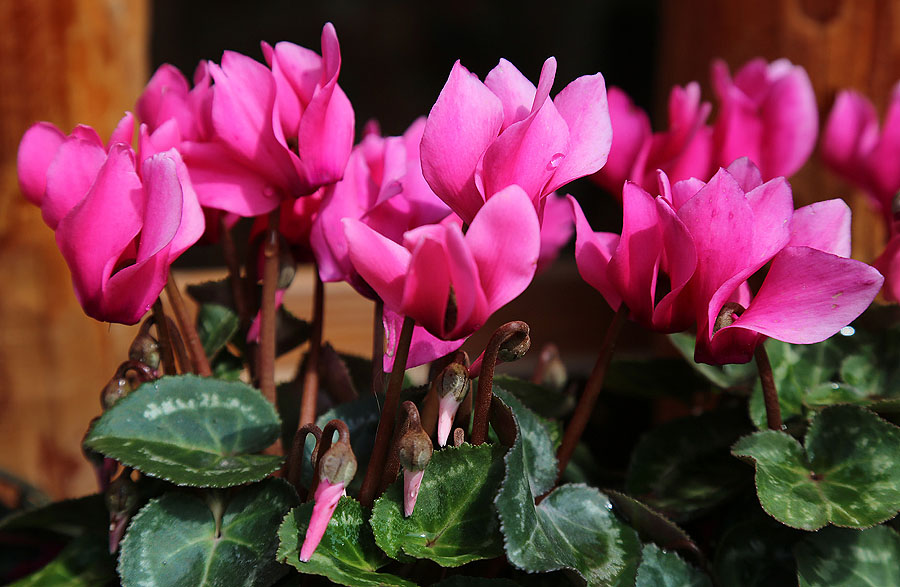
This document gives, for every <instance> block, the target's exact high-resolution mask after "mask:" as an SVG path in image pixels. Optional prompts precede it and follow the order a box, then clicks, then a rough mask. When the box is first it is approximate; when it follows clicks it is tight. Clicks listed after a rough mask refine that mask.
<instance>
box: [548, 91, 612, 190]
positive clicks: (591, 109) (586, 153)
mask: <svg viewBox="0 0 900 587" xmlns="http://www.w3.org/2000/svg"><path fill="white" fill-rule="evenodd" d="M553 103H554V104H555V105H556V109H557V110H558V111H559V114H560V116H562V117H563V120H565V121H566V124H567V125H568V127H569V144H568V147H567V148H566V153H565V154H566V156H565V157H564V158H563V159H562V161H561V162H560V163H559V166H558V167H557V168H556V173H555V174H554V175H553V179H552V180H551V181H550V185H549V186H547V188H546V190H545V191H548V192H549V191H554V190H556V189H559V188H560V187H562V186H563V185H565V184H567V183H569V182H570V181H572V180H574V179H578V178H579V177H584V176H585V175H590V174H592V173H595V172H596V171H597V170H598V169H600V168H601V167H603V165H604V164H605V163H606V158H607V155H608V154H609V152H610V147H611V145H612V138H613V131H612V125H611V123H610V115H609V107H608V105H607V102H606V82H605V81H604V80H603V76H602V75H600V74H599V73H596V74H594V75H590V76H582V77H580V78H578V79H576V80H575V81H573V82H572V83H570V84H569V85H567V86H566V87H565V88H563V90H562V91H561V92H560V93H559V94H557V96H556V98H554V99H553Z"/></svg>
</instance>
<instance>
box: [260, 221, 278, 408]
mask: <svg viewBox="0 0 900 587" xmlns="http://www.w3.org/2000/svg"><path fill="white" fill-rule="evenodd" d="M278 212H279V209H278V208H275V209H274V210H272V212H271V213H269V228H268V230H267V231H266V236H265V239H266V240H265V244H264V245H263V286H262V300H261V310H260V318H259V349H258V360H259V362H258V364H257V369H256V375H257V377H259V389H260V391H261V392H262V394H263V395H264V396H265V397H266V399H268V400H269V401H270V402H272V403H273V404H274V403H275V290H276V289H277V287H278Z"/></svg>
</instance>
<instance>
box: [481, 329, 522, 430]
mask: <svg viewBox="0 0 900 587" xmlns="http://www.w3.org/2000/svg"><path fill="white" fill-rule="evenodd" d="M528 337H529V329H528V324H526V323H524V322H521V321H518V320H516V321H514V322H507V323H506V324H504V325H503V326H501V327H500V328H498V329H497V330H495V331H494V334H493V335H492V336H491V340H490V341H488V344H487V346H486V347H485V348H484V356H483V358H482V360H481V372H480V373H479V375H478V396H477V397H476V398H475V416H474V418H473V420H472V444H474V445H475V446H478V445H479V444H483V443H484V441H485V440H487V431H488V421H489V420H490V415H491V399H492V398H493V391H492V389H493V386H494V367H496V365H497V358H498V357H499V356H500V354H501V352H503V351H504V350H508V349H506V348H505V347H507V346H509V345H510V344H511V343H512V344H513V345H515V346H518V345H519V344H521V342H522V341H524V340H528V341H529V342H528V344H529V345H530V344H531V343H530V340H529V339H528ZM525 350H526V351H527V350H528V349H527V347H525ZM515 354H517V353H516V352H515V351H513V355H515ZM522 354H524V351H523V352H522V353H521V354H519V355H518V356H509V357H504V358H503V360H510V359H513V360H514V359H517V358H519V357H520V356H521V355H522Z"/></svg>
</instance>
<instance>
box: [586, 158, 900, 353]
mask: <svg viewBox="0 0 900 587" xmlns="http://www.w3.org/2000/svg"><path fill="white" fill-rule="evenodd" d="M660 192H661V195H659V196H657V197H655V198H654V197H652V196H650V195H649V194H648V193H647V192H645V191H644V190H643V189H641V188H640V187H639V186H637V185H635V184H631V183H628V184H626V186H625V190H624V192H623V194H624V198H623V206H624V217H623V226H622V235H621V236H619V235H615V234H610V233H594V232H593V231H592V230H591V228H590V226H589V225H588V223H587V220H586V219H585V217H584V215H583V214H582V212H581V209H580V208H579V207H578V204H577V202H575V201H574V199H571V200H570V201H571V203H572V208H573V211H574V214H575V219H576V224H575V225H576V232H577V236H576V244H575V258H576V261H577V263H578V269H579V272H580V273H581V274H582V276H583V277H584V279H585V281H587V282H588V283H590V284H591V285H592V286H594V287H595V288H596V289H597V290H598V291H600V292H601V293H602V294H603V296H604V297H605V298H606V300H607V301H608V302H609V304H610V305H611V306H613V307H614V308H618V307H619V305H620V304H621V303H623V302H624V303H625V304H626V305H627V306H628V308H629V309H630V310H631V312H632V316H633V317H634V319H635V320H637V321H638V322H640V323H641V324H643V325H645V326H647V327H648V328H651V329H654V330H658V331H663V332H673V331H678V330H683V329H685V328H687V327H689V326H690V325H692V324H696V326H697V344H696V350H695V359H696V360H697V361H700V362H704V363H712V364H722V363H742V362H747V361H748V360H750V358H751V357H752V355H753V350H754V348H755V347H756V345H757V344H758V343H759V342H761V341H762V340H763V339H764V337H766V336H769V337H772V338H777V339H778V340H783V341H786V342H790V343H795V344H811V343H815V342H820V341H822V340H824V339H826V338H828V337H829V336H831V335H833V334H834V333H835V332H837V331H838V330H840V328H842V327H843V326H845V325H847V324H848V323H849V322H851V321H852V320H853V319H854V318H856V317H857V316H858V315H859V314H860V313H862V311H863V310H865V309H866V307H868V305H869V304H870V303H871V302H872V300H873V299H874V297H875V295H876V294H877V293H878V289H879V288H880V287H881V283H882V281H883V278H882V276H881V275H880V274H879V273H878V271H876V270H875V269H873V268H872V267H869V266H868V265H866V264H864V263H860V262H859V261H855V260H852V259H848V258H846V257H847V256H848V255H849V253H850V211H849V209H848V208H847V205H846V204H844V202H843V201H841V200H830V201H828V202H817V203H815V204H811V205H809V206H805V207H803V208H800V209H798V210H796V211H795V210H794V208H793V199H792V196H791V191H790V186H789V185H788V184H787V182H786V181H785V180H784V179H783V178H776V179H773V180H770V181H768V182H766V183H763V182H762V178H761V175H760V172H759V170H758V169H757V168H756V167H755V166H754V165H753V164H752V163H750V162H749V160H747V159H740V160H738V161H735V162H734V163H732V164H731V165H730V166H729V168H728V169H727V170H724V169H721V170H719V172H718V173H716V175H715V176H713V178H712V179H711V180H710V181H709V183H703V182H701V181H699V180H695V179H694V180H686V181H682V182H678V183H676V184H674V185H672V186H670V184H669V181H668V178H667V177H666V176H665V174H660ZM767 263H771V266H770V267H769V271H768V273H767V274H766V277H765V280H764V281H763V283H762V286H761V287H760V289H759V291H757V292H756V294H755V295H752V293H751V292H750V290H749V287H748V286H747V285H746V281H747V279H748V278H749V277H750V276H751V275H753V274H754V273H756V272H757V271H758V270H759V269H761V268H762V267H763V266H764V265H766V264H767ZM663 284H666V285H663ZM729 301H734V302H738V303H740V304H741V305H743V306H745V307H746V311H745V312H743V313H742V314H741V315H740V316H737V318H736V320H735V321H734V323H733V324H731V325H730V326H725V327H723V328H721V329H718V330H716V328H715V323H716V319H717V317H718V316H719V313H720V311H721V310H722V307H723V306H724V305H725V303H726V302H729Z"/></svg>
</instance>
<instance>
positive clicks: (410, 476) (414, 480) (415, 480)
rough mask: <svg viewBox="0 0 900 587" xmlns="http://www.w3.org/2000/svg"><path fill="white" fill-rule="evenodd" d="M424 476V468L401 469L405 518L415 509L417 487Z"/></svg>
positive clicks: (417, 497) (417, 496)
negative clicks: (414, 469) (417, 469)
mask: <svg viewBox="0 0 900 587" xmlns="http://www.w3.org/2000/svg"><path fill="white" fill-rule="evenodd" d="M445 439H446V437H445ZM424 476H425V470H424V469H423V470H421V471H409V470H406V469H404V470H403V515H404V516H406V517H407V518H408V517H410V516H411V515H412V513H413V510H414V509H416V500H417V499H419V487H420V486H421V485H422V477H424Z"/></svg>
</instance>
